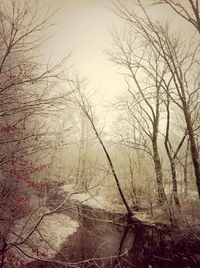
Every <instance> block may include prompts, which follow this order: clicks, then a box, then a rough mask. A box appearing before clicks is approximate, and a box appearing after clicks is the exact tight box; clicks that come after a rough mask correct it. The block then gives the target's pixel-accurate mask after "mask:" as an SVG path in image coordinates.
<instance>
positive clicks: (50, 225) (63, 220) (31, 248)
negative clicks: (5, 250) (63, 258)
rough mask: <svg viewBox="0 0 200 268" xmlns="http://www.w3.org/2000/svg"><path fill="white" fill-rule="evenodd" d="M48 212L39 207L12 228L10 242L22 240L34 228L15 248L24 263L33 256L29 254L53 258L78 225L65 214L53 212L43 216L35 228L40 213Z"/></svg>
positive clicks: (36, 256)
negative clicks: (25, 239) (24, 240)
mask: <svg viewBox="0 0 200 268" xmlns="http://www.w3.org/2000/svg"><path fill="white" fill-rule="evenodd" d="M48 212H49V210H48V209H39V210H38V211H37V212H36V213H35V214H34V215H33V216H32V217H31V218H23V219H21V220H19V221H17V222H16V224H15V226H14V228H13V233H12V235H10V239H9V242H10V243H12V242H20V241H23V239H24V238H26V237H27V236H28V234H30V232H31V231H32V230H34V232H33V234H32V235H31V236H30V237H29V238H28V239H27V241H26V242H25V243H22V244H21V245H19V248H20V250H16V251H17V255H18V256H19V254H20V255H21V256H20V258H22V259H23V260H24V261H25V262H26V263H28V262H32V261H33V258H28V257H27V256H29V255H30V256H32V257H34V258H39V259H51V258H53V257H54V256H55V255H56V254H57V252H59V250H60V248H61V245H62V243H63V242H64V241H66V239H67V238H68V236H69V235H71V234H73V233H74V232H75V231H76V230H77V228H78V227H79V225H78V223H77V222H76V221H74V220H72V219H71V218H70V217H68V216H67V215H63V214H60V213H53V214H50V215H47V216H45V217H44V218H43V220H42V222H41V223H40V224H39V225H38V227H37V228H35V227H36V225H37V223H38V220H39V219H40V218H41V215H43V213H48ZM22 252H24V253H25V254H23V253H22ZM25 255H27V256H25Z"/></svg>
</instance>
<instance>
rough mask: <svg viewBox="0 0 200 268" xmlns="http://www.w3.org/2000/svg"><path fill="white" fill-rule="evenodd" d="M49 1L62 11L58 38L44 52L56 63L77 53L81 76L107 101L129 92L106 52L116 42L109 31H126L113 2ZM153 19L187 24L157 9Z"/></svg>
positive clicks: (56, 31)
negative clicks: (114, 28) (123, 92)
mask: <svg viewBox="0 0 200 268" xmlns="http://www.w3.org/2000/svg"><path fill="white" fill-rule="evenodd" d="M45 1H47V3H48V4H50V5H51V6H52V8H53V9H57V8H58V9H59V10H58V12H57V13H56V15H55V17H54V21H55V22H56V24H57V25H56V27H55V28H54V29H55V35H54V37H52V38H51V39H50V40H49V41H48V42H47V44H46V45H45V47H44V52H43V53H44V54H46V55H50V54H52V55H53V59H54V60H55V61H56V60H59V59H62V58H63V57H64V56H65V55H67V54H68V53H69V52H70V51H73V63H74V64H75V66H76V69H77V71H79V73H80V74H81V76H83V77H87V78H88V81H89V88H90V89H92V90H96V91H98V92H99V94H100V95H101V96H102V97H103V98H104V100H106V101H110V100H111V101H112V100H113V96H116V95H117V94H119V93H121V92H122V91H123V90H125V84H124V82H123V78H122V77H121V76H120V75H119V74H118V73H117V72H118V71H119V69H118V68H117V67H116V66H114V65H113V64H112V63H111V62H109V61H108V57H107V56H106V55H105V49H107V48H111V42H112V39H111V36H110V32H109V30H111V29H112V28H113V26H116V27H117V28H119V29H121V30H123V29H124V28H123V26H122V25H123V24H122V22H121V20H120V19H119V18H118V17H117V16H116V15H115V14H114V13H113V12H112V10H111V9H110V8H109V7H110V3H111V1H110V0H45ZM147 2H148V1H147ZM153 16H155V18H156V17H158V18H163V17H164V18H166V19H168V20H171V21H174V22H175V23H176V24H179V23H181V24H180V25H181V26H183V25H184V21H183V20H181V22H180V21H178V20H177V18H176V16H175V15H174V13H171V12H170V10H169V9H167V8H163V7H162V8H160V7H157V8H155V10H154V12H153ZM184 27H185V26H184ZM186 28H187V27H186ZM186 28H185V29H186Z"/></svg>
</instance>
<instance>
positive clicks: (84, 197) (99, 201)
mask: <svg viewBox="0 0 200 268" xmlns="http://www.w3.org/2000/svg"><path fill="white" fill-rule="evenodd" d="M62 190H63V191H64V192H66V193H70V194H72V195H71V200H75V201H78V202H80V203H82V204H85V205H88V206H90V207H92V208H96V209H104V210H106V211H118V212H119V211H121V210H122V209H120V208H123V206H120V205H119V204H118V205H117V207H116V203H115V202H112V203H111V202H110V201H109V200H108V198H106V196H103V195H100V194H99V193H92V192H90V191H85V192H82V193H77V192H76V190H75V186H74V185H71V184H70V185H69V184H67V185H63V186H62ZM122 211H123V210H122Z"/></svg>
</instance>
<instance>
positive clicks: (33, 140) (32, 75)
mask: <svg viewBox="0 0 200 268" xmlns="http://www.w3.org/2000/svg"><path fill="white" fill-rule="evenodd" d="M42 11H43V12H44V13H43V15H41V14H40V6H39V2H38V1H31V0H30V1H14V0H10V1H4V0H3V1H1V3H0V44H1V51H0V102H1V107H0V145H1V150H0V203H1V209H2V214H1V221H0V238H1V241H0V242H2V243H3V245H1V246H2V248H1V251H0V256H1V267H3V263H4V259H5V257H6V254H7V252H8V251H9V250H10V249H11V248H13V245H11V244H10V245H9V241H8V239H9V238H8V235H9V234H10V233H13V232H14V230H13V229H12V226H13V224H14V222H15V221H16V220H18V219H20V218H22V217H24V216H27V215H29V216H30V217H31V215H32V212H33V211H32V210H33V209H34V208H33V207H32V203H31V202H32V200H31V199H32V195H33V193H34V192H35V191H38V199H39V198H40V197H41V196H43V195H44V194H45V193H46V191H47V188H48V184H49V182H48V179H49V177H48V178H47V174H48V173H50V169H51V170H52V167H53V165H54V160H55V159H54V154H55V151H56V150H57V149H59V148H62V147H63V145H64V142H63V140H62V136H63V135H62V134H63V132H64V131H65V130H64V129H62V130H61V128H60V121H59V120H58V119H57V117H58V115H59V113H60V105H62V104H63V100H64V98H65V97H68V96H69V92H66V93H64V94H63V93H62V94H61V92H59V90H58V91H57V92H56V91H55V86H56V85H57V82H58V81H61V80H60V79H63V77H64V76H63V72H62V70H61V66H62V64H63V63H64V62H65V59H64V60H63V61H62V62H59V63H58V64H55V65H52V64H50V62H49V63H47V64H39V62H38V61H37V57H36V53H37V48H39V47H40V45H41V43H42V42H43V41H44V40H45V39H46V38H47V36H46V34H45V31H46V30H47V28H49V26H50V24H49V21H50V19H51V17H52V15H53V14H49V12H48V11H46V12H45V10H42ZM50 115H51V118H50ZM43 204H44V203H43ZM38 224H39V223H38ZM36 228H37V225H36ZM22 229H23V226H22ZM31 233H32V232H31ZM31 233H30V236H31ZM14 244H15V245H16V243H14ZM20 244H21V243H20ZM5 253H6V254H5ZM10 265H12V263H10ZM13 265H14V264H13Z"/></svg>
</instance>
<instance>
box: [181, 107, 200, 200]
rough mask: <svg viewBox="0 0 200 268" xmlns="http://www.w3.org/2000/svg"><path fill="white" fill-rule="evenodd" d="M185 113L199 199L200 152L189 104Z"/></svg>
mask: <svg viewBox="0 0 200 268" xmlns="http://www.w3.org/2000/svg"><path fill="white" fill-rule="evenodd" d="M184 114H185V120H186V124H187V130H188V135H189V140H190V150H191V155H192V162H193V166H194V171H195V177H196V185H197V190H198V194H199V199H200V160H199V152H198V148H197V144H196V142H195V137H194V130H193V125H192V120H191V114H190V111H189V110H188V108H187V106H186V107H185V109H184Z"/></svg>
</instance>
